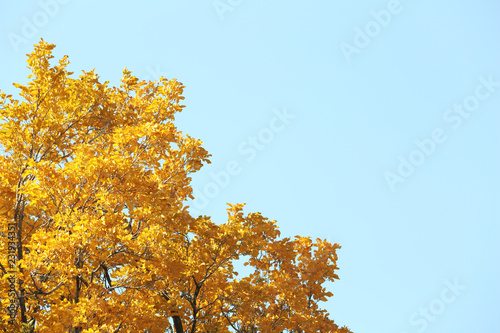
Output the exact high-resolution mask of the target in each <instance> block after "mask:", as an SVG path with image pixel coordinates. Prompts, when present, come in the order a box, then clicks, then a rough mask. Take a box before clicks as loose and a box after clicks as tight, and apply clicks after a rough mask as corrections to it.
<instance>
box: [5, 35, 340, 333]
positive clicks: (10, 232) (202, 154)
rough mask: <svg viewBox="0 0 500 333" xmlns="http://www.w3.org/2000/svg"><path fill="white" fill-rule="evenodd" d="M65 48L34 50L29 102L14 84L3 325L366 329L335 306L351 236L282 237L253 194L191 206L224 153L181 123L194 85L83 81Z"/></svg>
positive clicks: (8, 102)
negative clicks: (201, 208) (331, 311)
mask: <svg viewBox="0 0 500 333" xmlns="http://www.w3.org/2000/svg"><path fill="white" fill-rule="evenodd" d="M54 47H55V46H54V45H53V44H48V43H46V42H44V41H43V40H41V41H40V42H39V43H38V44H37V45H35V48H34V51H33V52H32V53H31V54H29V55H28V67H29V69H30V70H31V73H32V74H31V75H30V76H28V78H29V79H31V80H30V81H29V83H28V84H27V85H21V84H14V86H15V87H17V88H18V89H19V90H20V92H19V96H20V97H19V98H20V99H22V101H19V100H17V99H15V98H14V97H13V96H11V95H6V94H5V93H1V92H0V108H1V113H0V114H1V120H0V144H1V145H2V148H3V150H4V153H3V154H0V178H1V181H0V219H1V222H0V225H1V230H0V246H1V251H2V256H1V259H0V274H1V279H0V284H1V289H0V290H1V292H0V300H1V305H2V309H3V310H2V312H1V317H2V318H1V319H2V320H1V321H0V322H1V323H0V330H3V331H8V332H13V331H17V332H20V331H24V332H74V333H76V332H180V331H182V329H183V328H184V329H185V330H186V332H192V333H194V332H219V333H222V332H338V333H344V332H350V331H349V330H348V329H347V328H345V327H344V328H339V327H338V326H337V325H336V324H335V323H334V322H333V321H332V320H331V319H329V317H328V313H326V311H325V310H322V309H321V308H320V307H319V302H320V301H325V300H326V299H327V298H328V297H330V296H332V294H331V293H330V292H328V291H326V289H325V287H324V285H323V284H324V283H325V282H327V281H334V280H335V279H338V276H337V275H336V274H335V271H336V270H337V269H338V268H337V265H336V261H337V254H336V250H337V249H339V248H340V246H339V245H338V244H331V243H329V242H327V241H324V240H320V239H317V240H316V241H314V242H313V241H312V240H311V239H310V238H308V237H299V236H296V237H295V238H294V239H291V238H282V239H281V238H280V237H279V235H280V233H279V230H278V227H277V225H276V222H275V221H270V220H268V219H267V218H265V217H263V216H262V215H261V214H260V213H249V214H247V215H245V214H244V213H243V205H241V204H238V205H229V208H228V220H227V222H225V223H222V224H216V223H214V222H212V221H211V219H210V217H208V216H198V217H193V216H191V215H190V213H189V211H188V206H187V205H186V201H187V200H188V199H189V198H191V199H192V198H193V197H192V189H191V187H190V181H191V178H190V174H192V173H194V172H196V171H198V170H199V169H200V168H201V167H202V165H203V164H204V163H210V161H209V157H210V155H209V154H208V153H207V151H206V150H205V149H203V148H202V146H201V145H202V143H201V141H199V140H197V139H194V138H192V137H190V136H189V135H184V134H183V133H182V132H180V131H178V130H177V128H176V127H175V126H174V124H173V121H174V117H175V114H176V113H177V112H180V111H182V109H183V107H184V106H183V105H181V104H179V103H180V101H181V100H183V99H184V97H182V92H183V88H184V86H183V85H182V84H181V83H179V82H178V81H176V80H175V79H173V80H167V79H166V78H163V77H162V78H160V79H159V80H158V81H155V82H145V81H139V80H138V79H137V78H136V77H134V76H132V75H131V72H130V71H129V70H127V69H125V70H124V71H123V77H122V79H121V85H120V87H110V86H109V82H107V81H106V82H104V83H101V82H100V80H99V77H98V76H97V75H96V74H95V72H94V71H83V74H82V75H80V76H79V77H78V78H73V77H72V74H73V73H71V72H68V71H67V66H68V64H69V61H68V57H67V56H64V57H63V58H62V59H60V60H59V62H58V64H57V65H55V66H52V65H51V64H50V60H51V59H52V58H53V55H52V50H53V48H54ZM236 262H242V263H244V264H245V265H247V266H250V267H251V268H253V273H251V274H250V275H248V276H245V277H242V278H240V279H237V278H236V276H237V275H238V274H237V272H236V270H235V267H234V264H235V263H236Z"/></svg>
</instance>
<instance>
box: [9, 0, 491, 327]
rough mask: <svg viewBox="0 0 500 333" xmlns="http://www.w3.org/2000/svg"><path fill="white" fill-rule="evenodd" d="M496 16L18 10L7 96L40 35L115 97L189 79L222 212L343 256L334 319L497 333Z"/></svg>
mask: <svg viewBox="0 0 500 333" xmlns="http://www.w3.org/2000/svg"><path fill="white" fill-rule="evenodd" d="M499 12H500V5H499V3H496V2H494V1H483V0H479V1H474V2H472V1H462V2H457V1H440V2H431V1H429V0H427V1H415V0H413V1H412V0H401V1H396V0H390V1H387V0H383V1H368V0H358V1H352V2H332V1H319V2H314V3H313V2H305V1H273V2H270V1H242V0H221V1H213V0H206V1H193V2H188V1H180V0H175V1H174V0H172V1H143V2H138V1H120V2H118V1H115V2H101V1H93V0H89V1H77V0H64V1H63V0H58V1H56V0H41V1H38V2H37V1H25V2H22V3H18V2H7V3H5V4H3V10H2V11H1V12H0V50H1V53H0V60H1V61H0V74H1V75H0V87H1V89H2V90H4V91H6V92H11V93H12V92H14V88H13V87H12V86H11V83H12V82H25V81H26V76H27V75H28V72H27V69H26V62H25V61H26V57H25V54H26V53H29V52H30V51H31V49H32V45H33V44H35V43H36V42H37V41H38V40H39V38H44V39H45V40H46V41H47V42H50V43H54V44H56V45H57V48H56V50H55V55H56V57H58V58H59V57H62V56H63V55H65V54H67V55H69V57H70V58H69V59H70V61H71V65H70V66H71V67H70V69H71V70H73V71H74V72H75V73H78V72H79V71H80V70H83V69H84V70H90V69H93V68H95V69H96V72H97V73H98V74H99V75H100V76H101V78H102V80H103V81H105V80H109V81H111V83H117V82H118V80H119V78H120V76H121V71H122V69H123V68H124V67H127V68H129V69H131V70H133V72H134V74H135V75H137V76H138V77H140V78H142V79H157V78H159V77H160V76H162V75H163V76H165V77H168V78H177V79H178V80H179V81H181V82H182V83H183V84H184V85H185V86H186V89H185V97H186V100H185V103H184V104H185V105H186V108H185V110H184V112H183V113H182V114H180V115H179V116H178V118H177V126H178V128H179V129H180V130H182V131H183V132H185V133H189V134H190V135H192V136H194V137H196V138H199V139H201V140H202V141H203V142H204V146H205V148H206V149H207V150H208V151H209V152H210V153H211V154H212V155H213V157H212V164H210V165H209V166H206V167H204V168H203V169H202V171H200V172H199V174H198V175H197V176H195V177H194V179H193V188H194V189H195V191H196V193H198V199H197V200H195V201H194V202H192V203H191V206H192V210H193V213H200V214H206V215H211V216H213V218H214V219H215V220H216V221H220V222H222V221H223V220H224V219H225V217H226V212H225V209H226V203H228V202H231V203H238V202H245V203H247V208H246V211H247V212H250V211H260V212H262V213H263V214H264V215H265V216H267V217H269V218H271V219H276V220H277V221H278V224H279V226H280V229H281V231H282V235H283V236H293V235H297V234H298V235H303V236H311V237H314V238H316V237H319V238H327V239H328V240H329V241H331V242H335V243H339V244H340V245H341V246H342V249H341V250H340V251H339V266H340V271H339V275H340V280H339V281H336V282H335V283H334V284H332V285H331V286H330V288H331V290H332V291H333V293H334V294H335V296H334V297H333V298H331V299H330V301H328V302H327V303H325V308H326V309H327V310H328V311H329V312H330V313H331V315H332V318H334V319H335V320H336V322H337V323H338V324H340V325H344V324H347V325H349V327H350V328H351V329H352V330H353V331H354V332H355V333H378V332H381V333H382V332H384V333H387V332H394V333H413V332H429V333H430V332H455V333H465V332H471V331H474V332H498V331H500V322H499V320H498V309H499V299H500V287H499V284H498V281H499V280H500V274H499V271H500V270H499V269H498V267H497V265H498V262H499V259H500V256H499V253H500V251H499V250H500V246H499V245H498V240H499V236H500V229H499V221H500V219H499V217H500V214H499V211H500V210H499V198H500V195H499V194H500V191H499V188H500V177H499V171H498V170H499V169H500V158H499V150H498V148H499V142H500V126H499V124H500V115H499V113H498V111H499V106H500V84H499V82H500V63H499V59H500V43H499V37H500V36H499V35H500V20H499V19H498V13H499Z"/></svg>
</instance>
